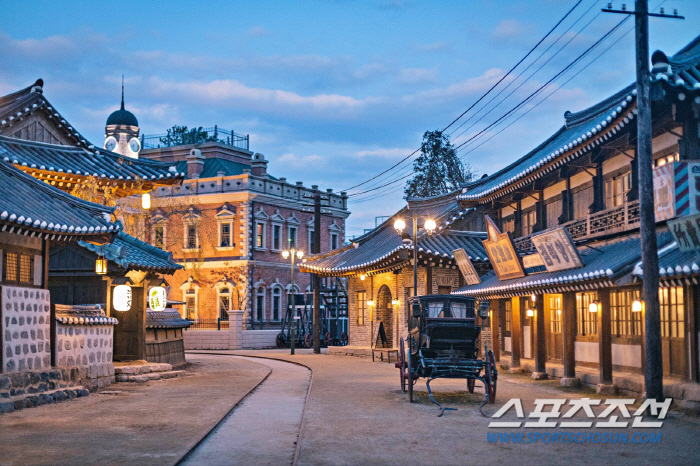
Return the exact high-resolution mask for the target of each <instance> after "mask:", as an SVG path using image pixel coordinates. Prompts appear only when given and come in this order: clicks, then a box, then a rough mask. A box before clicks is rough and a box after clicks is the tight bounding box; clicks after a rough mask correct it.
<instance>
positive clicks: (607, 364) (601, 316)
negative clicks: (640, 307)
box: [584, 288, 613, 385]
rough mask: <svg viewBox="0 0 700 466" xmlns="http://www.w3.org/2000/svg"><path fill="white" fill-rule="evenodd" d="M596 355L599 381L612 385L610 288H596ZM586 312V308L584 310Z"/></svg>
mask: <svg viewBox="0 0 700 466" xmlns="http://www.w3.org/2000/svg"><path fill="white" fill-rule="evenodd" d="M598 300H599V303H600V306H599V308H598V348H599V349H598V355H599V379H600V380H599V381H598V383H599V384H601V385H612V383H613V375H612V329H611V328H610V327H611V310H610V288H601V289H599V290H598ZM584 312H588V310H587V309H586V310H584Z"/></svg>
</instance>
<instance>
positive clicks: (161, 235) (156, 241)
mask: <svg viewBox="0 0 700 466" xmlns="http://www.w3.org/2000/svg"><path fill="white" fill-rule="evenodd" d="M153 246H155V247H157V248H160V249H163V248H164V247H165V227H164V226H163V225H156V226H155V228H154V229H153Z"/></svg>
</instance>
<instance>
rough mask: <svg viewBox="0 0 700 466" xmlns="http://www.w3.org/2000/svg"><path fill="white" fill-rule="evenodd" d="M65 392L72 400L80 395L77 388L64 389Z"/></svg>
mask: <svg viewBox="0 0 700 466" xmlns="http://www.w3.org/2000/svg"><path fill="white" fill-rule="evenodd" d="M63 393H65V394H66V398H68V399H69V400H72V399H73V398H75V397H77V396H78V394H77V393H75V390H73V389H72V388H68V389H66V390H64V391H63Z"/></svg>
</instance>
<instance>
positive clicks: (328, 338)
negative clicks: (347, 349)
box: [323, 332, 333, 346]
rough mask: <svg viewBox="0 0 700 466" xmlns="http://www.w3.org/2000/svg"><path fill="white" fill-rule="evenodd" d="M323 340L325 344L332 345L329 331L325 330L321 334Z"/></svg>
mask: <svg viewBox="0 0 700 466" xmlns="http://www.w3.org/2000/svg"><path fill="white" fill-rule="evenodd" d="M323 342H324V343H325V344H326V346H333V337H331V332H326V334H325V335H323Z"/></svg>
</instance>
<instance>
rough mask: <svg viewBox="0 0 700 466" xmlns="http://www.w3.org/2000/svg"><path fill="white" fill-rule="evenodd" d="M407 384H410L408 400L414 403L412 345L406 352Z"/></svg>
mask: <svg viewBox="0 0 700 466" xmlns="http://www.w3.org/2000/svg"><path fill="white" fill-rule="evenodd" d="M406 366H407V367H406V384H407V385H408V402H409V403H413V383H414V382H413V369H412V366H411V347H410V345H409V347H408V351H407V352H406Z"/></svg>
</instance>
